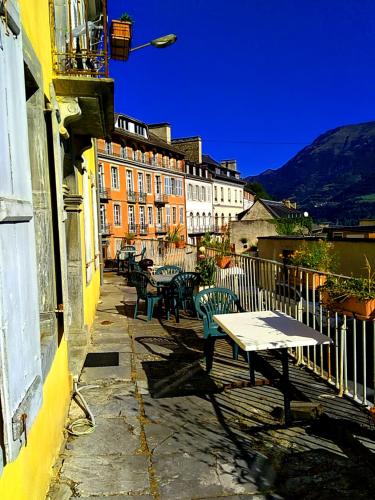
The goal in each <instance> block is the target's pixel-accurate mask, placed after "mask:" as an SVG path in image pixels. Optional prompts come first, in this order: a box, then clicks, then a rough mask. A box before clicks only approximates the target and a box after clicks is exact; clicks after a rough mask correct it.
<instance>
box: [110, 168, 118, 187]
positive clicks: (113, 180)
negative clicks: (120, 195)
mask: <svg viewBox="0 0 375 500" xmlns="http://www.w3.org/2000/svg"><path fill="white" fill-rule="evenodd" d="M111 186H112V188H113V189H120V181H119V177H118V168H117V167H111Z"/></svg>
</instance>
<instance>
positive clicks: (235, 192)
mask: <svg viewBox="0 0 375 500" xmlns="http://www.w3.org/2000/svg"><path fill="white" fill-rule="evenodd" d="M234 201H235V203H237V189H235V190H234Z"/></svg>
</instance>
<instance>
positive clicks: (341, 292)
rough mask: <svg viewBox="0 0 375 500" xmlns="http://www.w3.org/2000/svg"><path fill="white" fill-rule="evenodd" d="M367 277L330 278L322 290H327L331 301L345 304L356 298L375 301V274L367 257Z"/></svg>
mask: <svg viewBox="0 0 375 500" xmlns="http://www.w3.org/2000/svg"><path fill="white" fill-rule="evenodd" d="M365 261H366V265H365V269H366V270H367V276H366V277H359V278H355V277H351V278H340V277H338V276H328V278H327V281H326V283H325V284H324V285H322V286H321V287H319V289H320V290H326V291H327V293H328V296H329V298H330V299H331V300H333V301H335V302H343V301H344V300H346V299H348V298H350V297H355V298H356V299H358V300H368V299H375V273H373V272H372V268H371V265H370V262H369V260H368V258H367V257H366V256H365Z"/></svg>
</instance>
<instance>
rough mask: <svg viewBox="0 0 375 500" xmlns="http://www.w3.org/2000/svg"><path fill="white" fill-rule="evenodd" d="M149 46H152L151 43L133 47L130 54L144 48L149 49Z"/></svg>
mask: <svg viewBox="0 0 375 500" xmlns="http://www.w3.org/2000/svg"><path fill="white" fill-rule="evenodd" d="M149 45H151V42H148V43H144V44H143V45H138V46H137V47H133V48H132V49H130V50H129V52H134V51H135V50H138V49H143V48H144V47H148V46H149Z"/></svg>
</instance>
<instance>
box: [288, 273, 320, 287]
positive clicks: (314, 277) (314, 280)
mask: <svg viewBox="0 0 375 500" xmlns="http://www.w3.org/2000/svg"><path fill="white" fill-rule="evenodd" d="M291 277H292V283H291V284H294V280H295V283H296V285H302V286H304V287H306V286H307V281H308V288H309V290H313V289H315V290H317V289H318V288H319V287H320V286H322V285H324V284H325V282H326V281H327V276H325V275H324V274H315V273H309V274H308V276H307V275H306V273H305V272H302V276H300V272H299V271H297V270H295V271H294V275H293V274H292V275H291ZM307 278H308V280H307Z"/></svg>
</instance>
